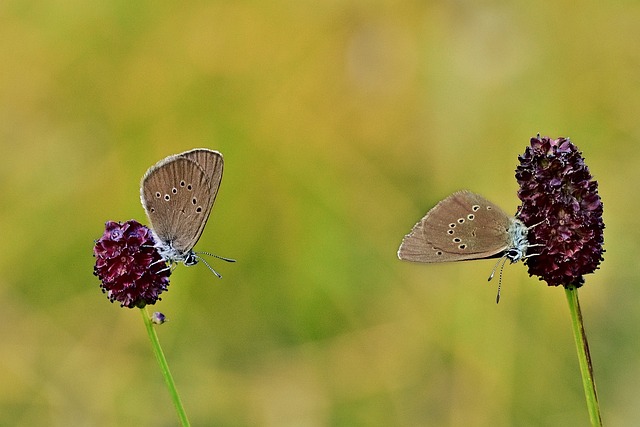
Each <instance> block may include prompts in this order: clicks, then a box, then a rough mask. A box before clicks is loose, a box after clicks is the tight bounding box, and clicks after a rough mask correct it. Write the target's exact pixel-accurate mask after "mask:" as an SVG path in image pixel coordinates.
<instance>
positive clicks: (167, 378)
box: [140, 308, 190, 426]
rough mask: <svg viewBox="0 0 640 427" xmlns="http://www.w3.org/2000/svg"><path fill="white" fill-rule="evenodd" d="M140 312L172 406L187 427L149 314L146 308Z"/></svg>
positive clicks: (180, 402)
mask: <svg viewBox="0 0 640 427" xmlns="http://www.w3.org/2000/svg"><path fill="white" fill-rule="evenodd" d="M140 312H141V313H142V318H143V319H144V325H145V326H146V327H147V333H148V334H149V339H150V340H151V347H152V348H153V353H154V354H155V355H156V359H157V360H158V364H159V365H160V370H161V371H162V376H163V377H164V382H165V383H167V388H168V389H169V394H170V395H171V399H172V400H173V404H174V405H175V407H176V411H177V412H178V417H179V418H180V422H181V423H182V425H183V426H189V425H190V424H189V420H188V419H187V414H186V412H185V411H184V407H183V406H182V401H181V400H180V395H178V390H177V389H176V384H175V383H174V382H173V377H172V376H171V372H170V371H169V365H167V359H165V357H164V353H163V352H162V347H160V341H158V335H157V334H156V330H155V329H154V327H153V323H151V318H150V317H149V313H148V312H147V309H146V308H141V309H140Z"/></svg>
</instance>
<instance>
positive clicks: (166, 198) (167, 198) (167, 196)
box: [164, 194, 171, 202]
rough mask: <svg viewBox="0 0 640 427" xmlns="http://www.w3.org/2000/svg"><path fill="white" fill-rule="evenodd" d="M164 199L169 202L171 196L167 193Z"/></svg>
mask: <svg viewBox="0 0 640 427" xmlns="http://www.w3.org/2000/svg"><path fill="white" fill-rule="evenodd" d="M164 199H165V200H166V201H167V202H168V201H169V200H171V196H170V195H168V194H165V195H164Z"/></svg>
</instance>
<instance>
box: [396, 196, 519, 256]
mask: <svg viewBox="0 0 640 427" xmlns="http://www.w3.org/2000/svg"><path fill="white" fill-rule="evenodd" d="M512 222H513V219H512V218H511V217H509V216H508V215H507V214H506V213H504V212H503V211H502V210H501V209H500V208H499V207H497V206H496V205H494V204H493V203H491V202H490V201H488V200H487V199H485V198H484V197H482V196H480V195H478V194H475V193H472V192H470V191H459V192H457V193H454V194H452V195H451V196H449V197H447V198H446V199H444V200H442V201H441V202H439V203H438V204H437V205H436V206H435V207H433V209H431V210H430V211H429V212H428V213H427V214H426V215H425V216H424V217H423V218H422V219H421V220H420V221H419V222H418V223H417V224H416V225H415V226H414V227H413V230H411V232H410V233H409V234H407V235H406V236H405V237H404V239H403V240H402V244H401V245H400V249H399V250H398V257H399V258H400V259H402V260H406V261H414V262H427V263H431V262H448V261H463V260H471V259H480V258H490V257H493V256H497V255H501V254H502V253H504V252H505V251H506V250H508V249H509V247H510V246H511V244H512V236H511V235H510V233H509V229H510V226H511V223H512Z"/></svg>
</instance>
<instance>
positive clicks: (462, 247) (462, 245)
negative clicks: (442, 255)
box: [458, 243, 467, 249]
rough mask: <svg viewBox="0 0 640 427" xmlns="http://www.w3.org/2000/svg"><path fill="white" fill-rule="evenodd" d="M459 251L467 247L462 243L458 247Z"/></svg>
mask: <svg viewBox="0 0 640 427" xmlns="http://www.w3.org/2000/svg"><path fill="white" fill-rule="evenodd" d="M458 248H459V249H467V245H465V244H464V243H463V244H461V245H458Z"/></svg>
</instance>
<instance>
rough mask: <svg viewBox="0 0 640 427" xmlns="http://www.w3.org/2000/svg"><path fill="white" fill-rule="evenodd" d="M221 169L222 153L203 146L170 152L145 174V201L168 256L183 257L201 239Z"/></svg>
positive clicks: (143, 203) (153, 226)
mask: <svg viewBox="0 0 640 427" xmlns="http://www.w3.org/2000/svg"><path fill="white" fill-rule="evenodd" d="M222 170H223V160H222V154H220V153H219V152H217V151H213V150H208V149H202V148H201V149H195V150H190V151H186V152H184V153H180V154H176V155H173V156H169V157H167V158H165V159H163V160H161V161H159V162H158V163H156V164H155V165H154V166H152V167H151V168H149V170H148V171H147V172H146V173H145V174H144V176H143V177H142V183H141V186H140V198H141V201H142V205H143V207H144V209H145V211H146V213H147V216H148V217H149V221H150V222H151V228H152V229H153V231H154V233H155V234H156V236H157V237H158V238H159V239H160V240H161V243H162V244H163V245H164V246H165V247H166V248H169V249H170V250H167V251H166V253H168V254H169V255H168V257H169V258H171V259H173V260H177V261H182V260H184V258H185V256H186V255H188V254H189V253H190V252H191V250H192V248H193V247H194V246H195V244H196V242H197V241H198V239H200V236H201V235H202V232H203V230H204V227H205V225H206V223H207V219H208V218H209V214H210V213H211V208H212V207H213V203H214V201H215V198H216V195H217V193H218V188H219V187H220V182H221V180H222Z"/></svg>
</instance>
